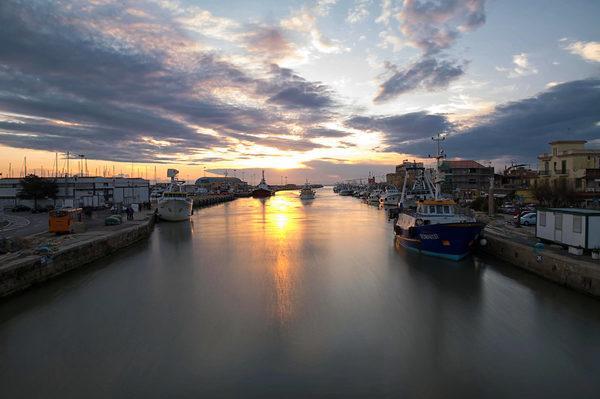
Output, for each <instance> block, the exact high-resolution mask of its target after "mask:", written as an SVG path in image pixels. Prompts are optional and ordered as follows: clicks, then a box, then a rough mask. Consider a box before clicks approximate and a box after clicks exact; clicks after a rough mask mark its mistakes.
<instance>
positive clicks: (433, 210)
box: [429, 205, 435, 213]
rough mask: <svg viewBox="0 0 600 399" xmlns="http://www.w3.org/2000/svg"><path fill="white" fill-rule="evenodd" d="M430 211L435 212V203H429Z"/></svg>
mask: <svg viewBox="0 0 600 399" xmlns="http://www.w3.org/2000/svg"><path fill="white" fill-rule="evenodd" d="M429 213H435V205H429Z"/></svg>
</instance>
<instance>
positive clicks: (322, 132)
mask: <svg viewBox="0 0 600 399" xmlns="http://www.w3.org/2000/svg"><path fill="white" fill-rule="evenodd" d="M351 134H352V133H351V132H345V131H343V130H337V129H328V128H324V127H315V128H310V129H306V130H305V131H304V133H303V136H304V137H309V138H340V137H347V136H350V135H351Z"/></svg>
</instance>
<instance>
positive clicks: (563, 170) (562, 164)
mask: <svg viewBox="0 0 600 399" xmlns="http://www.w3.org/2000/svg"><path fill="white" fill-rule="evenodd" d="M560 168H561V170H560V172H561V173H562V174H565V173H567V161H566V160H565V161H562V162H561V165H560Z"/></svg>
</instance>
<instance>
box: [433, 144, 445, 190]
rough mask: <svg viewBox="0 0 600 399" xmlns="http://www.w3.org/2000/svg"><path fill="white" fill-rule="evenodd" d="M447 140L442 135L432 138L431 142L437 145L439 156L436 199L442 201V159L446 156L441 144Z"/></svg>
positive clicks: (436, 165)
mask: <svg viewBox="0 0 600 399" xmlns="http://www.w3.org/2000/svg"><path fill="white" fill-rule="evenodd" d="M445 139H446V137H445V136H442V135H441V134H440V133H438V134H437V136H436V137H432V138H431V140H433V141H435V142H436V144H437V155H436V156H435V178H434V183H435V199H436V200H437V199H440V195H441V194H442V187H441V183H442V179H441V174H440V159H443V158H446V154H444V150H443V149H442V147H441V142H442V141H444V140H445Z"/></svg>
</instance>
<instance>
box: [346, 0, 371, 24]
mask: <svg viewBox="0 0 600 399" xmlns="http://www.w3.org/2000/svg"><path fill="white" fill-rule="evenodd" d="M370 4H371V1H370V0H356V2H355V3H354V7H352V8H351V9H349V10H348V16H346V22H348V23H350V24H355V23H358V22H360V21H362V20H364V19H365V18H366V17H368V16H369V5H370Z"/></svg>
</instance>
